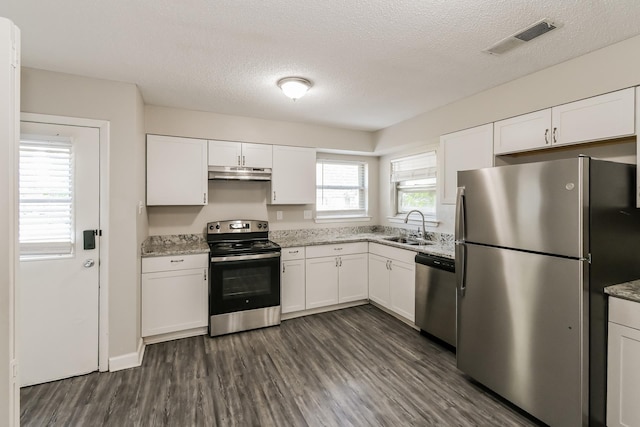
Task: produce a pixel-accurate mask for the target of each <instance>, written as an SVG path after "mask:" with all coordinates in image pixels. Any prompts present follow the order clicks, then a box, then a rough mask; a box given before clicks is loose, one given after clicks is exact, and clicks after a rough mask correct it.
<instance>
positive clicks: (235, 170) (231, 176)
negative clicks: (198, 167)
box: [209, 166, 271, 181]
mask: <svg viewBox="0 0 640 427" xmlns="http://www.w3.org/2000/svg"><path fill="white" fill-rule="evenodd" d="M209 179H211V180H227V181H229V180H234V181H271V168H244V167H240V166H238V167H235V166H209Z"/></svg>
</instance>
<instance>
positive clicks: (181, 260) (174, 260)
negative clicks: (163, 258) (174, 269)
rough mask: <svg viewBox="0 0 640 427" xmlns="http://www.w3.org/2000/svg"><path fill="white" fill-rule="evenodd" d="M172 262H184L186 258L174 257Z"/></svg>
mask: <svg viewBox="0 0 640 427" xmlns="http://www.w3.org/2000/svg"><path fill="white" fill-rule="evenodd" d="M171 262H184V259H172V260H171Z"/></svg>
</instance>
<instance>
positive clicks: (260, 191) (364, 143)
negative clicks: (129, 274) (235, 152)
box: [145, 105, 379, 235]
mask: <svg viewBox="0 0 640 427" xmlns="http://www.w3.org/2000/svg"><path fill="white" fill-rule="evenodd" d="M145 113H146V114H145V126H146V131H147V133H151V134H160V135H172V136H185V137H193V138H204V139H222V140H231V141H242V142H257V143H266V144H274V145H293V146H301V147H315V148H322V149H326V150H336V149H341V150H345V151H349V152H364V153H370V152H371V151H372V150H373V139H372V134H371V133H370V132H364V131H353V130H345V129H339V128H331V127H327V126H318V125H310V124H304V123H290V122H280V121H273V120H264V119H255V118H249V117H239V116H229V115H223V114H216V113H205V112H200V111H190V110H180V109H175V108H165V107H157V106H149V105H148V106H146V107H145ZM318 157H319V158H337V159H353V160H361V161H367V162H368V163H369V186H370V191H369V194H370V199H369V208H370V214H371V215H372V217H373V218H372V219H371V220H370V221H368V222H349V223H345V222H341V223H329V224H327V223H324V224H316V223H315V221H314V220H306V219H304V210H313V209H314V206H313V205H297V206H296V205H288V206H282V205H278V206H270V205H267V193H268V191H269V184H268V183H264V182H237V181H228V182H227V181H209V203H208V204H207V205H206V206H203V207H199V206H195V207H194V206H151V207H149V208H148V216H149V234H150V235H167V234H190V233H194V234H201V233H204V231H205V226H206V223H207V222H209V221H217V220H224V219H234V218H238V219H239V218H242V219H267V220H269V222H270V225H271V229H272V230H284V229H295V228H319V227H341V226H350V225H366V224H369V225H373V224H377V223H378V216H377V211H378V206H379V203H378V197H377V196H378V182H379V179H378V158H377V157H372V156H360V155H339V154H330V153H318ZM277 211H282V213H283V219H282V220H277V218H276V216H277V215H276V212H277Z"/></svg>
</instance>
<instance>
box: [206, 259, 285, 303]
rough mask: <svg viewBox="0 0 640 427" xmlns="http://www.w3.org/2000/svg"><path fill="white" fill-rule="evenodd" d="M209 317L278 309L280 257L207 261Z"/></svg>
mask: <svg viewBox="0 0 640 427" xmlns="http://www.w3.org/2000/svg"><path fill="white" fill-rule="evenodd" d="M209 273H210V274H209V280H210V282H209V312H210V313H209V314H210V315H216V314H225V313H233V312H236V311H244V310H252V309H256V308H264V307H273V306H278V305H280V253H279V252H277V253H274V252H272V253H265V254H256V255H237V256H228V257H211V263H210V265H209Z"/></svg>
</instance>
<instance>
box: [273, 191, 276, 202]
mask: <svg viewBox="0 0 640 427" xmlns="http://www.w3.org/2000/svg"><path fill="white" fill-rule="evenodd" d="M273 200H274V201H275V200H276V192H275V191H274V192H273Z"/></svg>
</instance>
